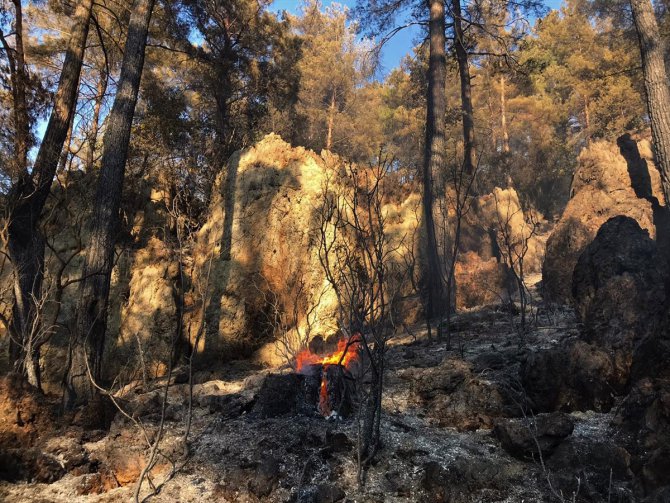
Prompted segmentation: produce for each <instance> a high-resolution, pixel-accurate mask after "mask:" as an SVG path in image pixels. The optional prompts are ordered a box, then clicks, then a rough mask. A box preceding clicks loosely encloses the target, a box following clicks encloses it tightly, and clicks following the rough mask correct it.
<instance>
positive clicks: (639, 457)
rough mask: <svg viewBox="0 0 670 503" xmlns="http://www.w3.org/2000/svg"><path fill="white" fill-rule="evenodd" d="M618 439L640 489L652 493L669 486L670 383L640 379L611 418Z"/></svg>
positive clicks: (660, 380)
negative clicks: (630, 458)
mask: <svg viewBox="0 0 670 503" xmlns="http://www.w3.org/2000/svg"><path fill="white" fill-rule="evenodd" d="M614 424H615V425H616V426H617V428H618V435H617V440H618V441H619V442H621V443H622V444H623V445H624V446H626V448H627V449H628V451H629V452H630V453H631V455H632V456H633V458H634V462H633V470H634V471H635V472H636V475H638V476H640V480H641V486H642V487H641V490H642V492H643V493H645V494H651V493H653V492H655V491H658V490H659V489H661V488H663V487H664V486H667V485H670V466H669V464H668V460H669V459H670V452H669V449H668V446H670V380H669V379H648V378H645V379H641V380H640V381H638V382H637V383H636V384H635V385H634V386H633V388H632V389H631V392H630V393H629V395H628V396H627V397H626V399H625V400H624V402H623V403H622V405H621V407H620V408H619V409H618V411H617V414H616V416H615V418H614Z"/></svg>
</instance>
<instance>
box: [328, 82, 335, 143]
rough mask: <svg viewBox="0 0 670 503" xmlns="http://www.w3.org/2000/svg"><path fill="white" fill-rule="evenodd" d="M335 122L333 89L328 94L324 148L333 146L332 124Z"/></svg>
mask: <svg viewBox="0 0 670 503" xmlns="http://www.w3.org/2000/svg"><path fill="white" fill-rule="evenodd" d="M334 123H335V89H333V94H331V96H330V106H329V107H328V132H327V134H326V150H330V148H331V147H332V146H333V125H334Z"/></svg>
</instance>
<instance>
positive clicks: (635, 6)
mask: <svg viewBox="0 0 670 503" xmlns="http://www.w3.org/2000/svg"><path fill="white" fill-rule="evenodd" d="M630 6H631V9H632V10H633V19H634V21H635V28H636V30H637V35H638V39H639V42H640V54H641V56H642V71H643V73H644V88H645V91H646V95H647V108H648V110H649V118H650V120H651V134H652V139H653V142H654V156H655V158H656V165H657V167H658V170H659V171H660V173H661V180H662V182H663V193H664V195H665V200H666V204H668V203H667V201H670V89H668V77H667V74H666V70H665V60H664V59H663V58H664V54H665V43H664V42H663V39H662V38H661V36H660V34H659V31H658V23H657V22H656V15H655V14H654V8H653V6H652V4H651V0H630Z"/></svg>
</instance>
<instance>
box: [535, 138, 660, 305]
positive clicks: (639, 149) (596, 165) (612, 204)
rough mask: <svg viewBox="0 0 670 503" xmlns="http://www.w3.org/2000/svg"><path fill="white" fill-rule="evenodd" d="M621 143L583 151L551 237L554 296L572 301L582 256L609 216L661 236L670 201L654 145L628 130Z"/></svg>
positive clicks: (547, 283)
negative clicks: (574, 276) (661, 221)
mask: <svg viewBox="0 0 670 503" xmlns="http://www.w3.org/2000/svg"><path fill="white" fill-rule="evenodd" d="M617 143H618V144H613V143H609V142H604V141H601V142H595V143H593V144H592V145H590V146H589V147H587V148H585V149H584V150H583V151H582V152H581V154H580V155H579V166H578V168H577V171H576V172H575V175H574V179H573V182H572V188H571V195H572V198H571V199H570V201H569V202H568V205H567V206H566V208H565V211H564V212H563V216H562V217H561V219H560V222H559V223H558V225H557V226H556V228H555V229H554V232H553V233H552V235H551V236H550V237H549V240H548V241H547V253H546V259H545V262H544V266H543V284H544V288H545V292H546V294H547V295H548V297H549V298H551V300H554V301H556V302H562V303H568V302H569V301H571V298H572V296H571V292H570V290H571V285H572V273H573V270H574V268H575V265H576V264H577V259H578V258H579V256H580V255H581V253H582V252H583V251H584V249H585V248H586V247H587V246H588V245H589V243H591V242H592V241H593V239H594V238H595V236H596V233H597V232H598V229H599V228H600V226H601V225H603V224H604V223H605V222H606V221H607V220H609V219H610V218H612V217H615V216H618V215H624V216H627V217H630V218H632V219H634V220H636V221H637V223H638V224H639V225H640V227H641V228H643V229H645V230H646V231H647V232H649V235H650V236H651V238H652V239H656V235H657V226H658V224H659V218H660V216H661V213H662V212H661V211H659V209H660V207H661V206H663V205H664V204H665V202H664V198H663V192H662V189H661V180H660V174H659V173H658V170H657V169H656V166H655V165H654V164H653V154H652V151H651V146H650V144H649V142H648V141H647V140H635V139H633V138H631V137H630V136H629V135H624V136H622V137H621V138H619V140H618V141H617ZM659 244H660V243H659Z"/></svg>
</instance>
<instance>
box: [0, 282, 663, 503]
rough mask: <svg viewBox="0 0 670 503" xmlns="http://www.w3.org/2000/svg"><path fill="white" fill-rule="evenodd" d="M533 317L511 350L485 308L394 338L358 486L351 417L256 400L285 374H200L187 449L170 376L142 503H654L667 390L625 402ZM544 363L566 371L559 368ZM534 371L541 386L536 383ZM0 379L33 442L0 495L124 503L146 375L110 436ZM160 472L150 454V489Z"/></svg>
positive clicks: (9, 408)
mask: <svg viewBox="0 0 670 503" xmlns="http://www.w3.org/2000/svg"><path fill="white" fill-rule="evenodd" d="M536 280H537V278H536ZM534 313H535V315H536V316H537V322H538V323H537V325H536V326H535V327H534V328H533V329H532V330H531V331H530V332H529V333H528V334H526V336H525V343H524V344H521V343H520V342H521V341H520V340H519V336H518V332H517V331H516V330H514V329H513V328H512V327H511V326H510V324H509V315H508V314H507V313H506V312H504V311H501V310H496V309H493V308H482V309H477V310H471V311H467V312H464V313H462V314H460V315H458V316H457V317H456V319H455V320H454V327H453V328H454V333H453V347H452V348H451V349H448V348H447V347H446V342H445V341H443V340H432V341H429V340H427V339H426V336H425V332H423V331H422V327H420V326H417V327H412V329H411V335H410V334H408V333H405V334H398V335H397V336H396V337H395V338H394V340H393V343H392V346H391V347H390V349H389V353H388V361H389V365H388V374H387V389H386V392H385V398H384V411H385V414H384V424H383V425H382V431H383V434H382V437H383V442H384V446H383V449H382V450H381V452H380V453H379V455H378V457H377V459H376V460H375V463H374V464H373V466H372V467H371V468H370V469H369V471H368V472H367V474H366V480H365V485H364V486H363V487H362V488H359V487H358V485H357V482H356V476H357V470H356V459H355V442H356V426H355V424H356V422H355V420H354V419H353V418H349V419H345V420H328V419H326V418H324V417H322V416H321V415H319V414H318V412H317V410H316V408H314V407H312V408H310V407H304V406H302V405H301V404H297V405H296V402H294V401H293V402H291V401H287V399H286V397H285V396H284V395H282V394H281V393H274V394H272V395H270V396H268V394H267V393H265V394H264V393H263V391H262V390H263V387H264V383H265V382H266V380H267V379H268V376H272V375H275V374H276V373H277V372H280V373H282V372H283V373H286V372H288V371H287V370H283V371H281V370H279V369H259V368H254V367H253V366H252V365H250V364H249V363H248V362H236V363H232V364H229V365H228V366H226V367H224V368H221V369H219V370H218V371H217V372H215V373H214V372H213V373H202V374H200V375H199V376H198V379H197V380H198V381H200V384H196V385H195V386H194V390H193V396H194V404H195V407H194V410H193V426H192V432H191V435H190V437H189V441H188V443H187V444H184V443H183V441H182V435H183V433H184V421H183V419H184V417H185V415H186V413H187V401H188V386H187V385H185V384H178V381H179V379H176V381H177V382H176V383H175V384H173V385H172V386H171V387H170V388H169V394H168V401H167V407H166V414H165V418H166V424H165V428H166V434H165V439H164V440H163V442H162V447H161V449H162V450H164V451H165V454H166V456H167V457H169V458H170V459H171V460H173V461H174V462H175V463H177V465H178V466H179V468H180V469H179V470H178V472H177V473H176V475H175V476H174V477H173V478H172V479H171V480H170V481H169V482H167V483H166V485H165V486H164V488H163V489H162V490H161V492H160V493H159V495H158V496H156V497H155V498H154V501H201V500H203V499H209V500H212V501H230V502H246V501H248V502H256V501H268V502H275V501H276V502H284V501H303V502H307V501H310V502H312V501H313V502H319V503H322V502H335V501H357V502H358V501H360V502H363V501H365V502H373V501H374V502H384V501H425V502H440V501H443V502H479V501H489V502H518V501H561V500H562V499H561V498H563V500H564V501H621V502H624V501H625V502H628V501H641V500H642V498H643V495H644V494H647V495H650V496H649V498H650V499H648V500H647V501H658V502H661V501H667V499H666V498H667V496H668V487H667V482H668V480H667V472H665V471H664V469H665V463H666V461H665V460H666V459H667V458H666V457H665V456H664V455H663V452H656V451H653V452H652V451H651V448H652V447H654V446H656V447H657V448H660V449H661V451H662V450H663V449H665V448H667V445H668V444H667V443H665V444H664V443H663V442H666V441H667V436H666V435H667V433H668V425H669V424H670V423H668V417H669V416H668V403H669V402H668V401H667V396H668V395H667V394H663V391H662V390H661V389H658V388H654V387H653V386H652V385H650V384H646V381H643V382H641V383H639V384H638V385H637V386H636V387H635V389H633V390H632V391H631V392H630V394H629V395H628V396H627V397H626V398H624V397H623V396H621V394H620V393H618V392H617V391H616V390H615V388H614V387H607V385H606V384H605V383H604V382H603V383H600V382H599V381H598V379H600V381H603V380H605V379H607V378H608V377H609V375H608V374H606V373H602V368H601V366H603V365H606V363H604V361H605V360H607V358H606V357H604V356H603V355H602V354H600V353H599V352H598V351H601V350H602V346H593V347H590V346H589V343H588V342H586V340H585V339H584V335H583V332H582V330H581V329H580V327H579V325H578V323H577V319H576V317H575V316H574V314H573V313H572V312H571V311H570V310H564V309H563V310H558V309H554V310H552V309H551V308H550V306H549V305H545V304H544V303H538V304H536V305H535V309H534ZM560 355H562V356H560ZM566 355H570V356H566ZM557 358H558V359H560V358H567V359H568V360H567V361H572V363H571V364H570V365H573V366H574V367H576V368H568V367H566V368H563V369H560V368H558V367H557V365H556V364H554V363H553V361H554V360H555V359H557ZM570 358H573V359H572V360H569V359H570ZM575 362H583V363H584V365H581V364H580V363H575ZM549 380H553V381H555V383H556V384H555V385H554V386H553V387H552V388H553V389H555V391H554V392H553V393H551V392H549V390H542V387H543V386H545V385H546V384H547V382H548V381H549ZM5 386H6V387H7V388H5V389H4V393H3V397H4V401H3V403H2V408H3V410H2V411H3V415H4V420H5V421H12V422H13V424H14V430H15V432H16V433H15V434H16V438H17V441H19V442H23V443H24V444H23V445H24V446H25V445H31V446H32V447H31V448H30V449H26V448H22V449H21V450H20V453H19V454H17V453H16V452H14V453H6V454H5V457H4V459H3V466H2V470H3V471H4V478H7V475H8V474H9V475H10V476H11V473H10V472H11V470H12V469H13V470H25V472H23V473H14V475H15V477H16V479H23V480H25V481H24V482H18V480H15V481H14V483H8V482H4V483H2V485H0V496H1V497H2V498H3V499H4V500H5V501H35V502H36V501H72V502H74V501H127V500H128V499H130V498H131V497H132V494H133V490H134V485H135V484H134V482H135V480H136V479H137V477H138V476H139V474H140V470H141V469H142V467H143V459H144V455H145V449H144V446H143V440H142V434H141V430H140V428H139V427H138V426H136V425H134V424H133V422H134V421H139V422H141V424H142V425H143V428H144V429H145V430H146V432H147V434H148V435H149V436H151V435H152V434H155V432H156V430H157V428H158V424H159V416H160V414H159V412H160V409H161V407H160V402H161V400H160V394H161V390H162V388H161V387H160V383H156V384H155V389H154V390H153V391H151V390H146V389H139V388H138V389H135V390H132V391H128V392H127V393H126V394H125V395H124V396H123V397H122V398H121V397H120V403H123V404H124V407H125V409H126V410H127V411H128V412H129V413H130V415H131V416H132V418H133V421H130V420H129V419H128V418H125V417H123V416H122V415H121V414H116V417H115V418H114V420H113V422H112V424H111V427H110V430H109V432H102V431H86V430H85V429H83V428H80V429H76V428H75V429H72V428H70V429H67V430H63V431H59V430H58V429H57V426H56V425H57V424H58V420H57V419H56V420H55V422H54V423H53V425H52V429H51V431H49V432H48V434H45V428H44V426H43V424H44V423H43V422H44V421H45V420H46V419H45V418H44V417H43V415H44V414H45V413H46V411H47V410H48V407H46V406H45V404H43V403H40V402H39V397H35V403H27V401H26V400H25V399H24V400H23V401H21V402H12V399H11V389H10V384H9V383H5ZM664 397H665V398H664ZM538 410H547V411H550V412H546V413H540V412H537V413H535V412H533V411H538ZM157 411H158V412H157ZM562 411H563V412H562ZM643 417H644V418H646V419H643ZM640 420H642V421H643V422H644V425H640V424H638V423H637V422H636V421H640ZM31 428H32V429H34V430H36V431H40V434H39V436H31V435H30V433H29V432H30V430H31ZM40 428H41V429H40ZM641 443H643V444H644V447H643V446H642V445H641ZM7 456H9V457H7ZM21 456H23V459H22V461H23V462H24V465H23V467H22V468H19V466H20V465H17V464H16V463H17V460H18V459H19V458H20V457H21ZM166 459H167V458H166ZM182 463H183V465H182ZM171 468H172V467H171V466H170V464H169V463H166V462H165V461H164V460H163V461H162V462H160V463H158V464H157V465H156V468H155V469H154V472H153V475H152V478H153V480H154V481H155V483H158V482H159V481H160V480H161V479H162V478H163V477H165V475H166V474H168V473H169V472H170V470H171ZM663 486H665V487H663ZM147 490H148V488H147ZM573 498H574V499H573Z"/></svg>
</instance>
